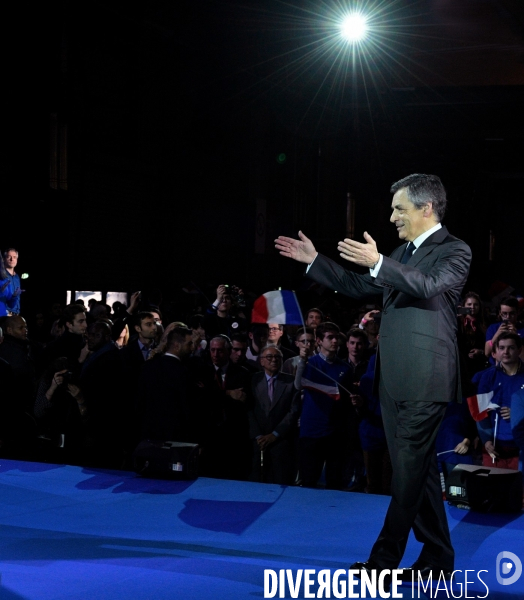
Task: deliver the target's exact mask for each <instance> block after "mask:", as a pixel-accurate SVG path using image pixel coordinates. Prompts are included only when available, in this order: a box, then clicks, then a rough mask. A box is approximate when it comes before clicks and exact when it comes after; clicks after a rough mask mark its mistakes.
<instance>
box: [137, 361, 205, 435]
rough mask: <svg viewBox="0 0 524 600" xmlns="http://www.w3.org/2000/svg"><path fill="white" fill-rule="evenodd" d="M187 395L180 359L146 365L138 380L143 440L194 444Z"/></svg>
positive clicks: (184, 369) (185, 379)
mask: <svg viewBox="0 0 524 600" xmlns="http://www.w3.org/2000/svg"><path fill="white" fill-rule="evenodd" d="M187 393H188V375H187V369H186V367H185V366H184V365H183V364H182V362H181V361H180V360H179V359H178V358H176V357H174V356H165V355H163V356H156V357H155V358H154V359H152V360H148V361H146V362H145V363H144V366H143V367H142V370H141V373H140V378H139V399H138V403H139V404H138V415H139V426H140V434H141V435H140V438H141V439H150V440H163V441H166V440H170V441H175V442H194V441H195V440H194V439H193V437H194V432H193V430H192V428H191V426H190V419H189V405H188V397H187Z"/></svg>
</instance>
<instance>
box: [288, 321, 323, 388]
mask: <svg viewBox="0 0 524 600" xmlns="http://www.w3.org/2000/svg"><path fill="white" fill-rule="evenodd" d="M295 346H296V352H297V355H296V356H293V357H292V358H288V359H287V360H286V361H284V365H283V366H282V372H283V373H289V374H290V375H293V376H295V374H296V372H297V367H298V363H299V361H300V351H301V350H302V348H305V350H306V354H307V356H308V357H309V356H311V355H312V354H314V353H315V332H314V330H313V329H311V327H306V328H305V329H304V328H303V327H301V328H300V329H298V330H297V333H296V334H295Z"/></svg>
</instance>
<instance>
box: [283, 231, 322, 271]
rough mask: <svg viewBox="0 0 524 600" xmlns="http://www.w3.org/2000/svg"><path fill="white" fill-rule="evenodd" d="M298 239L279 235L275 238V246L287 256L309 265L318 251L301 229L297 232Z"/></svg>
mask: <svg viewBox="0 0 524 600" xmlns="http://www.w3.org/2000/svg"><path fill="white" fill-rule="evenodd" d="M298 237H299V238H300V239H299V240H295V239H293V238H288V237H284V236H283V235H279V236H278V238H277V239H276V240H275V248H276V249H277V250H278V251H279V252H280V254H282V256H286V257H287V258H292V259H293V260H297V261H298V262H302V263H306V264H307V265H310V264H311V263H312V262H313V261H314V260H315V258H316V257H317V254H318V252H317V251H316V250H315V246H313V242H312V241H311V240H310V239H309V238H307V237H306V236H305V235H304V234H303V233H302V232H301V231H299V232H298Z"/></svg>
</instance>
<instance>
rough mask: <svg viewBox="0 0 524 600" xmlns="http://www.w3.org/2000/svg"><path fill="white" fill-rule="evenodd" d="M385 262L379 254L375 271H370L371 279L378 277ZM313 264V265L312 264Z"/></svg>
mask: <svg viewBox="0 0 524 600" xmlns="http://www.w3.org/2000/svg"><path fill="white" fill-rule="evenodd" d="M383 260H384V257H383V256H382V254H379V259H378V263H377V264H376V265H375V267H374V268H373V269H369V274H370V275H371V277H378V272H379V271H380V267H381V266H382V261H383ZM311 264H313V263H311Z"/></svg>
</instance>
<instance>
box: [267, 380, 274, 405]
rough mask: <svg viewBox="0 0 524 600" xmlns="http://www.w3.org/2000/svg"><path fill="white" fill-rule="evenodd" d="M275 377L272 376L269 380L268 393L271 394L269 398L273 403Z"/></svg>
mask: <svg viewBox="0 0 524 600" xmlns="http://www.w3.org/2000/svg"><path fill="white" fill-rule="evenodd" d="M274 385H275V384H274V378H273V377H270V378H269V379H268V382H267V395H268V396H269V400H270V401H271V403H273V390H274Z"/></svg>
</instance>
